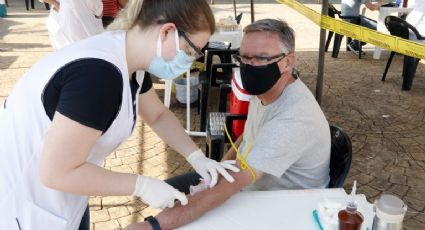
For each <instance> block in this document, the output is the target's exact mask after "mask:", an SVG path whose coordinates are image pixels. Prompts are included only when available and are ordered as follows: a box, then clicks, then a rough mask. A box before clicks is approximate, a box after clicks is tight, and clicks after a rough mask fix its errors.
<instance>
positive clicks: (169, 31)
mask: <svg viewBox="0 0 425 230" xmlns="http://www.w3.org/2000/svg"><path fill="white" fill-rule="evenodd" d="M174 31H176V25H174V23H171V22H168V23H165V24H163V25H162V26H161V28H160V29H159V36H160V37H161V41H165V40H167V36H168V35H173V36H174V34H173V33H174Z"/></svg>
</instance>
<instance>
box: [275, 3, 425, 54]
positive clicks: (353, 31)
mask: <svg viewBox="0 0 425 230" xmlns="http://www.w3.org/2000/svg"><path fill="white" fill-rule="evenodd" d="M276 1H277V2H279V3H282V4H286V5H288V6H289V7H291V8H292V9H294V10H296V11H297V12H299V13H300V14H302V15H304V16H305V17H306V18H308V19H310V20H311V21H312V22H314V23H315V24H316V25H318V26H320V27H321V28H323V29H326V30H330V31H333V32H335V33H337V34H341V35H344V36H347V37H351V38H353V39H355V40H360V41H363V42H366V43H370V44H372V45H375V46H378V47H381V48H384V49H387V50H391V51H395V52H397V53H401V54H405V55H408V56H412V57H416V58H420V59H425V44H422V43H418V42H414V41H409V40H406V39H402V38H399V37H396V36H392V35H389V34H384V33H381V32H378V31H375V30H371V29H369V28H366V27H363V26H359V25H355V24H352V23H349V22H346V21H342V20H337V19H335V18H332V17H329V16H327V15H323V16H322V15H321V14H320V13H318V12H316V11H315V10H313V9H310V8H308V7H307V6H305V5H304V4H302V3H299V2H298V1H296V0H276Z"/></svg>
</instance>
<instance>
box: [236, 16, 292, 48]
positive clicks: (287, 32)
mask: <svg viewBox="0 0 425 230" xmlns="http://www.w3.org/2000/svg"><path fill="white" fill-rule="evenodd" d="M243 31H244V32H245V33H246V34H247V33H249V32H255V31H265V32H272V33H276V34H278V35H279V38H280V40H281V42H282V44H283V49H284V52H285V53H293V52H294V51H295V32H294V30H293V29H292V28H291V27H290V26H289V25H288V23H287V22H286V21H284V20H280V19H261V20H258V21H255V22H253V23H252V24H250V25H248V26H246V27H245V28H244V30H243Z"/></svg>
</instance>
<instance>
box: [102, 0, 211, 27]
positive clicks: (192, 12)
mask: <svg viewBox="0 0 425 230" xmlns="http://www.w3.org/2000/svg"><path fill="white" fill-rule="evenodd" d="M168 22H171V23H174V24H175V25H176V27H178V28H179V29H181V30H183V31H185V32H187V33H195V32H198V31H209V32H210V33H211V34H213V33H214V31H215V20H214V15H213V13H212V11H211V8H210V7H209V5H208V3H207V1H205V0H129V1H128V3H127V6H126V7H125V8H124V9H123V10H122V11H121V13H120V14H119V15H118V17H117V18H116V19H115V20H114V22H113V23H112V24H111V25H109V26H108V30H128V29H130V28H131V27H133V26H135V25H139V26H141V27H142V29H145V28H148V27H149V26H153V25H160V24H164V23H168Z"/></svg>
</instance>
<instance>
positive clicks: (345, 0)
mask: <svg viewBox="0 0 425 230" xmlns="http://www.w3.org/2000/svg"><path fill="white" fill-rule="evenodd" d="M368 2H371V0H342V1H341V15H343V16H359V15H360V6H361V5H362V4H366V3H368Z"/></svg>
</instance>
